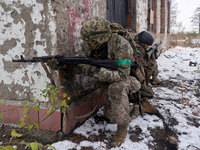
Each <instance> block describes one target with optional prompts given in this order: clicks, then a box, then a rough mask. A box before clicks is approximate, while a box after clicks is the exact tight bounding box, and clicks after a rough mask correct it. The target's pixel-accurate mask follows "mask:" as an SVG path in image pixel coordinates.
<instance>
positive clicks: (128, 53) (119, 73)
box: [80, 33, 134, 83]
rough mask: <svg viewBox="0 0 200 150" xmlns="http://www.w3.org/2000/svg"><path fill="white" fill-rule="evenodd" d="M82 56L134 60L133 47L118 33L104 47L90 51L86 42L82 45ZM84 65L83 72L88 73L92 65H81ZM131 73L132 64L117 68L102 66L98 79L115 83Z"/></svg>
mask: <svg viewBox="0 0 200 150" xmlns="http://www.w3.org/2000/svg"><path fill="white" fill-rule="evenodd" d="M82 46H83V47H82V52H81V56H87V57H89V58H98V59H110V60H118V59H129V60H131V63H132V62H133V61H134V57H133V49H132V47H131V45H130V43H129V41H127V40H126V39H125V38H124V37H123V36H120V35H118V34H115V33H114V34H112V36H111V38H110V39H109V41H108V42H107V43H106V44H105V46H104V48H102V49H100V50H97V51H90V49H89V48H88V47H87V45H86V44H84V43H83V45H82ZM80 66H81V67H82V70H83V71H82V72H84V73H85V74H86V75H87V70H88V69H89V68H91V67H92V66H90V65H80ZM129 75H130V66H122V67H119V68H118V69H117V70H110V69H106V68H103V67H101V68H100V70H99V72H98V74H97V79H98V81H99V82H104V83H113V82H116V81H121V80H124V79H126V78H127V77H128V76H129Z"/></svg>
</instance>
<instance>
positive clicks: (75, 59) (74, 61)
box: [12, 55, 123, 70]
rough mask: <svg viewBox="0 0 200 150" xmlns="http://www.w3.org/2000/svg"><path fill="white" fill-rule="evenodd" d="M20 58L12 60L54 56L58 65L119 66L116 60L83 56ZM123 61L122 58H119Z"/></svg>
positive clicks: (35, 60) (45, 58) (35, 59)
mask: <svg viewBox="0 0 200 150" xmlns="http://www.w3.org/2000/svg"><path fill="white" fill-rule="evenodd" d="M20 57H21V58H20V59H13V60H12V62H25V63H26V62H44V63H45V62H47V61H48V60H50V59H52V58H55V59H57V60H58V62H59V64H60V65H65V64H66V65H78V64H89V65H93V66H96V67H104V68H107V69H111V70H117V68H119V67H120V64H119V62H118V60H96V59H89V58H87V57H85V56H63V55H56V56H42V57H33V58H32V59H24V57H23V56H22V55H21V56H20ZM121 61H123V59H121Z"/></svg>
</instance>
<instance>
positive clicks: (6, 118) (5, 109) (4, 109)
mask: <svg viewBox="0 0 200 150" xmlns="http://www.w3.org/2000/svg"><path fill="white" fill-rule="evenodd" d="M0 107H1V113H2V115H3V119H4V120H3V121H4V122H5V123H8V122H9V112H8V105H4V104H0Z"/></svg>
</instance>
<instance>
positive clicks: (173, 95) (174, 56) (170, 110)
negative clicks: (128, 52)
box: [52, 47, 200, 150]
mask: <svg viewBox="0 0 200 150" xmlns="http://www.w3.org/2000/svg"><path fill="white" fill-rule="evenodd" d="M190 61H192V62H197V66H194V65H192V66H189V62H190ZM157 62H158V67H159V79H160V80H161V81H163V82H164V83H168V84H165V86H154V87H153V90H154V91H155V97H154V98H153V99H151V100H150V102H151V103H152V104H153V105H155V106H156V107H157V108H158V110H159V112H160V113H161V115H162V116H163V117H164V122H165V123H166V124H167V126H168V127H169V128H170V130H171V131H173V132H174V133H176V139H177V141H178V150H200V96H199V97H198V94H199V91H200V90H199V88H200V72H198V71H197V70H199V68H198V67H200V66H198V65H199V63H200V48H183V47H175V48H172V49H169V50H167V51H165V52H164V53H162V54H161V55H160V56H159V58H158V60H157ZM166 85H167V86H166ZM102 114H103V112H102V110H99V111H98V115H102ZM164 122H163V121H162V119H160V118H159V117H157V116H155V115H148V114H145V115H142V116H139V117H137V118H136V119H134V120H132V122H131V123H130V125H129V128H128V134H127V136H126V139H125V142H124V143H123V144H122V145H121V147H119V148H112V150H164V149H166V150H167V149H168V150H169V148H164V147H163V149H159V148H158V147H159V146H158V143H159V142H163V141H162V140H163V139H164V138H163V139H161V138H159V139H160V141H159V139H157V140H155V139H156V136H160V135H159V134H163V136H166V133H164V132H157V131H158V130H160V129H161V130H162V129H164V128H165V127H164ZM116 129H117V127H116V125H115V124H114V125H113V124H108V123H107V122H106V121H102V122H95V118H94V117H90V118H89V119H88V120H87V121H86V122H85V123H84V124H83V125H82V126H81V127H79V128H77V129H76V130H75V131H74V133H76V134H79V135H83V136H85V137H86V139H91V137H92V136H93V135H96V136H98V135H99V134H100V131H101V132H102V131H103V132H104V133H105V139H104V140H101V141H93V142H91V140H83V141H81V142H80V143H79V144H76V143H75V142H72V141H68V140H64V141H60V142H57V143H54V144H52V146H54V147H55V148H56V149H57V150H69V149H70V150H71V149H77V150H81V149H82V148H84V147H90V148H91V147H92V148H93V149H95V150H104V149H108V148H107V146H106V145H108V144H109V140H110V139H111V137H112V135H113V134H114V133H115V131H116ZM160 137H162V135H161V136H160ZM160 144H162V143H160ZM163 145H164V144H163Z"/></svg>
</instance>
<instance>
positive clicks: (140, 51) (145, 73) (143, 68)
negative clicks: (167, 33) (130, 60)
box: [131, 35, 158, 98]
mask: <svg viewBox="0 0 200 150" xmlns="http://www.w3.org/2000/svg"><path fill="white" fill-rule="evenodd" d="M134 40H135V50H134V58H135V59H136V60H137V61H138V62H139V67H138V69H137V70H136V71H132V72H131V74H132V75H133V76H136V77H137V78H138V80H139V81H140V83H141V84H142V87H141V89H140V91H141V95H142V96H143V97H148V98H152V97H153V95H154V92H153V90H152V89H151V88H150V87H149V86H148V85H149V82H150V78H151V76H152V74H153V72H154V70H155V72H154V73H156V70H157V67H156V66H157V63H156V59H148V58H147V53H146V48H145V45H144V43H141V42H140V41H139V40H138V37H137V35H136V37H135V38H134ZM137 72H139V73H137ZM157 73H158V71H157Z"/></svg>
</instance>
